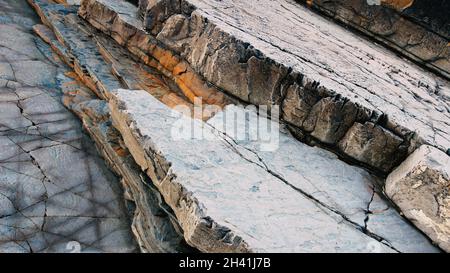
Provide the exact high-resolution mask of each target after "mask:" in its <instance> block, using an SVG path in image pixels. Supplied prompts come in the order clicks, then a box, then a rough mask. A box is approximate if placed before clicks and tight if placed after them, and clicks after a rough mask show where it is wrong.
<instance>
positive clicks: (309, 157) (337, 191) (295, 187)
mask: <svg viewBox="0 0 450 273" xmlns="http://www.w3.org/2000/svg"><path fill="white" fill-rule="evenodd" d="M29 2H30V4H31V5H32V6H33V7H34V8H35V10H36V11H37V13H38V15H39V16H40V17H41V20H42V22H43V23H44V24H45V25H41V24H37V25H34V26H33V30H34V32H35V33H36V34H38V35H39V36H40V37H41V38H42V40H43V41H45V42H46V43H47V44H49V45H50V47H51V49H52V50H53V51H54V52H55V53H56V54H57V55H58V56H56V55H54V58H56V59H57V60H58V62H59V60H62V61H64V62H65V63H66V64H67V66H68V67H70V69H68V68H67V67H65V69H66V70H65V71H66V77H69V76H70V80H71V81H72V84H68V83H67V82H66V81H65V80H61V79H59V78H58V84H61V83H65V84H64V85H62V87H61V95H60V96H59V97H58V99H60V100H61V101H62V102H63V104H64V105H65V106H66V107H67V108H68V109H69V110H71V111H72V112H74V113H75V114H76V115H77V116H78V117H79V118H80V119H81V120H82V123H83V127H84V129H85V130H86V132H87V133H89V135H90V136H91V137H92V139H93V140H94V141H95V144H96V146H97V149H98V150H99V152H100V155H101V156H102V157H103V158H104V160H105V161H106V162H107V163H108V166H109V167H110V168H111V169H112V170H113V171H114V173H115V174H116V175H117V176H118V177H119V180H120V184H121V185H122V187H123V189H124V197H125V199H126V200H127V202H126V204H127V208H128V211H129V212H131V213H132V214H133V223H132V224H131V228H132V231H133V234H134V236H135V238H136V241H137V243H138V245H139V247H140V250H141V251H143V252H195V251H202V252H268V251H271V252H439V249H438V248H436V247H435V246H434V245H433V244H431V242H430V241H429V239H428V238H427V237H426V236H425V235H424V234H422V233H421V232H419V231H418V230H417V229H416V228H415V227H414V226H413V225H411V224H410V223H409V222H408V221H406V220H405V219H404V218H403V217H401V215H400V213H399V212H398V211H397V210H396V208H394V207H393V206H392V204H391V202H390V201H389V200H387V199H386V197H385V196H384V194H383V191H382V188H381V187H380V186H383V185H385V180H384V179H383V177H385V176H384V175H385V174H387V173H388V172H389V171H390V170H391V169H392V168H394V167H395V166H396V165H398V164H400V163H401V162H402V161H403V160H404V159H405V158H406V157H407V155H408V154H410V153H412V155H411V156H410V157H409V158H408V159H407V161H405V162H404V163H403V164H407V162H409V161H408V160H410V158H411V157H413V156H414V155H415V154H416V153H418V152H419V151H420V150H421V149H422V148H421V149H419V150H417V151H415V152H414V150H415V149H416V148H417V147H418V146H419V145H420V144H422V143H428V144H429V145H428V146H427V147H434V148H432V149H433V151H436V152H439V153H440V155H439V156H444V158H438V159H437V160H439V164H441V163H442V164H447V163H446V162H447V161H445V160H448V156H447V155H446V154H444V152H443V151H445V150H446V149H447V148H448V147H449V146H450V145H448V142H449V137H448V132H447V131H448V130H446V128H447V127H448V116H449V113H450V111H448V90H449V89H448V82H446V81H445V80H444V79H442V78H439V77H437V76H433V75H432V74H428V73H427V72H425V71H423V70H421V69H419V68H417V67H416V66H414V65H412V64H409V63H408V62H405V61H404V60H401V59H398V58H397V57H395V56H393V55H392V54H391V53H390V52H388V51H386V50H384V49H382V48H380V47H378V46H374V45H372V44H370V43H368V42H367V41H365V40H362V39H359V38H357V37H354V36H353V35H352V34H351V33H349V32H347V31H345V30H343V29H341V28H340V27H338V26H336V25H334V24H332V23H330V22H329V21H326V20H324V19H322V18H320V17H317V15H314V14H313V13H311V12H310V11H308V10H307V9H304V8H303V7H302V6H300V5H298V4H296V3H294V2H293V1H291V0H283V1H281V2H277V3H276V4H274V3H273V2H271V1H264V4H267V5H266V6H265V7H264V8H262V7H260V5H256V6H255V5H254V4H255V2H254V1H250V2H248V3H247V2H242V1H234V0H226V1H209V0H189V1H169V0H161V1H145V0H142V1H139V3H137V1H131V2H133V4H131V3H129V2H127V1H118V0H109V1H106V0H96V1H95V0H83V1H81V6H80V8H79V9H78V6H73V5H67V4H64V5H58V4H54V3H53V2H50V1H47V0H29ZM77 13H78V14H79V16H78V15H77ZM256 13H257V14H258V20H257V21H255V20H254V18H255V16H256ZM280 15H283V17H282V18H284V19H283V20H282V21H280V20H279V18H280V17H279V16H280ZM80 16H81V17H83V18H85V19H86V20H83V19H81V18H80ZM294 30H295V31H294ZM288 34H289V35H288ZM307 35H308V37H309V38H308V39H305V38H304V37H306V36H307ZM47 48H48V47H47ZM342 56H345V58H342ZM56 59H55V60H56ZM33 65H34V64H33V63H31V62H30V63H27V64H25V65H22V66H23V67H24V66H27V67H34V66H33ZM61 65H62V64H61ZM17 67H18V68H19V69H16V70H14V69H12V70H11V69H10V67H9V66H7V65H4V66H0V71H1V75H5V76H4V77H5V78H8V79H9V78H11V77H16V78H17V77H19V78H20V79H21V81H29V82H36V84H41V85H42V84H45V83H46V82H47V81H48V80H51V79H53V78H52V77H51V76H49V75H48V74H49V73H48V71H53V70H51V69H52V67H51V66H49V67H48V71H47V68H46V70H44V71H37V70H36V73H30V72H29V71H27V70H24V69H22V70H21V69H20V67H21V66H17ZM15 71H24V74H23V75H20V74H16V73H14V72H15ZM56 71H58V68H57V69H56ZM37 72H39V73H37ZM52 73H53V72H52ZM64 79H66V78H64ZM41 81H42V83H41ZM9 85H10V82H9V81H6V82H5V86H9ZM136 89H138V90H136ZM32 99H33V100H32V101H34V100H36V99H35V98H34V97H32ZM199 102H200V103H201V104H202V105H201V106H200V107H198V105H197V104H198V103H199ZM249 104H250V105H249ZM18 105H20V106H21V107H24V106H23V105H25V103H24V104H22V103H19V104H18ZM41 105H45V103H41ZM255 105H258V106H259V108H258V111H259V112H257V110H256V109H257V108H256V107H255ZM180 106H182V107H183V108H182V109H181V108H180ZM244 106H246V107H245V108H244ZM264 106H268V109H269V110H270V111H271V112H270V114H269V115H267V113H263V112H262V109H264ZM8 107H13V106H11V105H9V106H8ZM21 107H19V108H20V109H22V108H21ZM8 109H9V108H8ZM20 109H19V114H20ZM199 109H200V110H203V111H200V114H198V113H197V112H196V110H199ZM278 109H280V110H281V111H280V115H281V117H282V122H281V123H279V122H278V120H277V115H278V114H277V112H276V110H278ZM38 110H39V109H32V110H30V113H32V114H33V115H35V114H36V116H37V118H42V119H49V118H52V115H51V114H50V116H49V117H47V114H46V115H44V117H41V116H39V115H37V113H40V112H39V111H38ZM184 110H187V112H186V111H184ZM16 112H17V111H16ZM35 112H36V113H35ZM8 113H13V114H14V113H15V112H14V111H13V112H11V111H9V112H8ZM5 115H6V114H5ZM27 118H28V116H26V118H25V119H15V120H12V119H9V118H7V119H5V120H6V122H9V123H14V122H17V123H19V124H18V126H21V124H22V123H26V122H27ZM13 125H14V124H13ZM14 126H15V125H14ZM288 128H289V130H288ZM293 134H295V136H297V137H298V138H300V139H301V140H302V141H304V142H308V143H310V144H311V143H318V144H319V145H318V146H316V147H311V146H308V145H307V144H305V143H302V142H300V141H298V140H297V139H296V138H295V137H294V135H293ZM423 146H424V145H423ZM321 147H327V149H329V150H330V151H327V150H325V149H323V148H321ZM430 149H431V148H430ZM430 151H431V150H430ZM333 152H334V153H336V154H338V155H336V154H334V153H333ZM58 153H61V154H62V153H66V152H62V151H61V152H58ZM69 154H70V153H69ZM342 157H344V158H345V159H348V158H352V159H353V160H354V161H353V162H356V163H357V164H358V165H355V166H352V165H350V164H348V163H345V162H344V161H343V160H341V159H342ZM36 158H38V157H37V156H36ZM46 158H47V159H48V158H51V156H49V155H47V156H46ZM436 158H437V157H436ZM41 161H42V160H41ZM43 162H45V161H43ZM428 163H429V165H432V166H433V168H434V169H438V168H437V167H436V166H437V164H434V163H432V161H430V162H428ZM360 165H364V166H365V167H367V169H369V170H366V169H364V168H361V167H360ZM447 165H448V164H447ZM401 166H403V165H401ZM443 166H446V165H443ZM47 167H48V166H47ZM400 168H401V167H399V169H400ZM441 169H443V168H441ZM444 169H445V168H444ZM397 170H398V169H396V170H395V171H394V173H393V174H391V176H389V178H391V177H394V179H392V181H400V182H399V183H397V182H395V183H393V182H389V181H388V184H386V187H391V188H394V189H402V190H403V189H406V188H407V187H404V188H402V187H401V186H394V187H392V185H394V184H407V182H405V181H404V180H405V179H406V180H407V179H409V176H408V175H404V176H405V177H406V176H408V178H405V179H403V178H401V179H397V178H398V177H402V175H398V176H395V172H396V171H397ZM421 170H422V169H421ZM61 172H62V173H64V174H65V172H63V171H61ZM56 174H57V173H55V175H56ZM435 174H436V172H434V171H428V169H427V171H425V173H423V174H421V177H422V176H423V177H427V178H429V179H431V180H433V179H434V180H433V181H435V180H436V177H438V176H436V175H435ZM67 175H69V174H67ZM395 177H397V178H395ZM442 177H444V180H445V179H448V176H442ZM437 179H438V180H437V181H438V182H441V181H440V180H442V179H439V178H437ZM74 180H75V179H74ZM422 180H423V179H422ZM100 181H101V179H100ZM118 183H119V181H117V184H118ZM391 188H389V189H390V190H391ZM434 189H435V188H433V190H434ZM436 190H437V189H436ZM428 191H430V190H428ZM431 191H432V190H431ZM32 192H33V191H32ZM36 192H37V193H39V191H36ZM407 194H409V193H407ZM407 194H405V195H403V194H400V196H402V197H404V198H407V197H406V196H407ZM30 196H32V195H30ZM392 196H393V199H394V201H395V200H396V199H395V198H397V194H395V195H392ZM424 196H425V195H424ZM430 196H431V195H430ZM439 196H440V195H439ZM102 197H104V196H102ZM394 197H395V198H394ZM427 198H428V197H427ZM429 198H431V197H429ZM439 198H440V197H439ZM443 198H444V199H442V200H441V199H439V204H444V203H445V200H446V199H445V198H446V197H445V196H444V197H443ZM443 200H444V201H443ZM413 201H415V200H413ZM436 202H437V201H436ZM421 203H425V202H419V203H418V204H419V205H420V204H421ZM400 204H406V205H404V207H405V208H406V207H407V206H408V205H410V204H414V206H416V203H414V202H410V200H408V202H403V199H401V198H400V199H399V204H397V205H399V207H400V208H402V206H400ZM417 206H418V205H417ZM445 209H446V206H444V205H442V206H441V207H439V211H440V212H445V211H446V210H445ZM424 213H425V212H424ZM426 213H428V211H427V212H426ZM405 215H407V214H406V213H405ZM407 216H408V217H409V218H410V219H412V217H410V216H409V215H407ZM430 217H431V216H430ZM442 217H443V218H442ZM442 217H441V218H435V217H434V218H433V217H431V218H429V219H431V220H429V219H428V218H427V219H428V220H429V221H428V222H432V223H434V224H435V225H436V226H438V227H439V234H438V236H437V235H436V236H435V234H434V233H432V232H430V230H425V229H424V228H423V227H422V226H420V225H417V226H418V227H419V228H421V229H422V230H423V231H425V232H426V234H428V235H429V236H430V238H431V239H432V240H433V241H434V242H435V243H438V244H440V246H441V248H443V249H444V250H445V249H446V248H445V247H446V245H445V244H443V243H442V242H443V241H444V242H445V239H443V237H442V236H445V235H443V234H444V233H443V232H442V230H445V229H443V227H448V225H447V224H442V223H444V220H443V219H445V217H446V216H445V214H444V216H442ZM0 219H1V218H0ZM422 219H425V218H422ZM433 230H436V229H433Z"/></svg>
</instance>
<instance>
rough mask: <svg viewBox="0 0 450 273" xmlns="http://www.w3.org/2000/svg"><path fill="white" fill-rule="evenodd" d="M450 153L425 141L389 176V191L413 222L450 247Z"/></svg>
mask: <svg viewBox="0 0 450 273" xmlns="http://www.w3.org/2000/svg"><path fill="white" fill-rule="evenodd" d="M449 189H450V157H448V156H447V155H446V154H444V153H443V152H441V151H439V150H438V149H436V148H433V147H430V146H427V145H423V146H421V147H420V148H419V149H417V150H416V151H415V152H414V153H413V154H411V155H410V156H409V157H408V159H407V160H405V162H403V163H402V164H401V165H400V166H399V167H398V168H397V169H395V170H394V171H393V172H392V173H391V174H390V175H389V177H388V178H387V180H386V193H387V195H388V196H389V197H390V198H392V200H393V201H394V202H395V203H396V204H397V205H398V206H399V207H400V209H401V210H402V212H403V213H404V214H405V216H406V217H408V218H409V219H410V220H411V221H413V223H414V224H415V225H416V226H417V227H419V228H420V229H421V230H422V231H423V232H425V233H426V234H427V235H428V236H430V238H432V239H433V241H435V242H437V243H438V244H439V246H440V247H441V248H442V249H444V250H445V251H447V252H448V251H450V210H449V208H450V195H449Z"/></svg>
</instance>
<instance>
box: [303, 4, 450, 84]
mask: <svg viewBox="0 0 450 273" xmlns="http://www.w3.org/2000/svg"><path fill="white" fill-rule="evenodd" d="M298 2H301V3H306V2H309V3H310V5H311V6H312V7H313V8H314V9H316V10H318V11H320V12H321V13H324V14H325V15H327V16H330V17H331V18H333V19H334V20H336V21H338V22H340V23H343V24H345V25H347V26H350V27H352V28H354V29H356V30H359V31H361V32H363V33H364V34H366V35H368V36H370V37H372V38H374V39H375V40H376V41H377V42H380V43H382V44H384V45H386V46H387V47H389V48H392V49H394V50H396V51H397V52H399V53H401V54H403V55H405V56H406V57H408V58H410V59H412V60H414V61H416V62H418V63H419V64H422V65H424V66H426V67H427V68H430V69H431V70H433V71H435V72H437V73H439V74H440V75H442V76H444V77H446V78H447V79H448V78H449V77H450V48H449V47H448V41H449V39H450V19H449V18H448V17H449V16H448V11H449V10H450V4H449V2H448V1H445V0H431V1H430V0H404V1H378V4H377V1H368V0H350V1H349V0H332V1H329V0H327V1H324V0H313V1H305V0H302V1H300V0H298Z"/></svg>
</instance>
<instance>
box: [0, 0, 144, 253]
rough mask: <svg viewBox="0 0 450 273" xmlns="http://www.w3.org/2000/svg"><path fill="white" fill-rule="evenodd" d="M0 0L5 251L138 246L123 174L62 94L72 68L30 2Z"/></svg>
mask: <svg viewBox="0 0 450 273" xmlns="http://www.w3.org/2000/svg"><path fill="white" fill-rule="evenodd" d="M0 6H1V7H2V8H1V11H0V63H1V65H0V67H1V68H0V79H1V80H0V204H1V205H0V252H2V253H3V252H71V251H72V249H71V248H68V246H70V244H71V243H79V244H80V245H81V249H80V250H81V251H82V252H84V251H95V252H116V251H117V252H134V251H136V249H137V245H136V243H135V242H134V239H133V236H132V231H131V228H130V225H131V222H130V221H129V218H128V215H127V210H126V209H125V207H124V204H123V203H124V202H123V195H122V190H121V188H120V181H119V180H118V178H117V177H115V176H114V175H113V174H112V173H111V172H110V171H109V170H108V169H107V167H106V165H105V163H104V162H103V161H102V160H101V159H100V157H99V155H98V154H97V153H96V151H95V147H94V145H93V143H92V142H91V141H89V140H88V139H87V136H86V135H84V134H83V133H82V127H81V124H80V123H79V121H78V120H77V119H76V117H75V116H74V115H73V114H71V113H70V112H69V110H67V109H65V108H64V106H63V105H62V103H61V101H60V98H61V95H62V91H61V89H62V88H63V86H64V85H67V84H68V83H69V82H71V81H73V79H68V78H67V77H65V76H63V75H64V73H66V72H69V71H70V70H69V69H68V68H67V67H66V66H64V65H63V63H62V62H61V61H60V60H58V58H57V57H56V58H55V56H56V55H54V54H53V53H52V51H51V49H50V47H49V46H48V45H46V44H45V43H44V42H42V41H40V40H39V38H38V37H36V36H35V35H33V32H32V26H33V24H36V23H38V17H37V16H36V15H35V14H34V12H33V11H32V9H31V8H30V6H29V5H28V4H27V3H26V1H5V0H0ZM8 67H9V68H8ZM11 72H12V73H11ZM77 240H79V241H80V242H76V241H77Z"/></svg>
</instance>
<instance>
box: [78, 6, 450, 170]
mask: <svg viewBox="0 0 450 273" xmlns="http://www.w3.org/2000/svg"><path fill="white" fill-rule="evenodd" d="M146 2H147V1H142V5H144V6H141V8H140V10H141V12H143V16H144V20H143V21H142V20H140V18H139V17H138V7H136V6H133V5H132V4H130V3H128V2H124V1H117V0H110V1H106V0H84V1H82V3H81V7H80V9H79V14H80V16H82V17H83V18H85V19H86V20H88V21H89V22H90V23H91V24H92V25H93V26H94V27H96V28H98V29H100V30H102V31H103V32H105V33H107V34H108V35H111V37H112V38H114V39H115V40H116V41H117V42H118V43H119V44H121V45H124V46H125V47H127V48H128V50H129V51H130V52H132V53H133V54H135V55H136V56H138V57H140V58H141V59H142V60H143V61H144V62H145V63H147V64H149V65H152V66H154V67H158V68H159V69H161V70H164V71H167V72H169V74H170V73H171V74H173V75H178V76H180V75H185V76H186V75H188V77H189V78H188V79H184V80H183V81H182V83H183V84H191V87H192V86H199V85H201V84H200V83H201V82H202V81H203V82H207V83H210V84H213V86H215V87H217V88H218V89H220V90H223V91H225V92H226V93H228V94H231V95H233V96H235V97H237V98H239V99H241V100H243V101H245V102H247V103H251V104H255V105H272V104H279V105H280V106H281V110H282V113H283V115H282V118H283V119H284V121H286V122H288V123H289V124H290V125H292V126H294V127H295V128H297V129H301V132H302V135H303V136H306V137H310V138H313V139H315V140H318V141H320V142H322V143H323V144H326V145H327V146H328V147H331V148H332V149H333V150H334V151H336V152H337V153H341V154H344V155H346V156H348V157H351V158H354V159H356V160H357V161H358V162H361V163H364V164H366V165H368V166H369V167H370V168H372V169H375V170H381V171H382V172H385V173H387V172H389V171H390V170H391V169H392V168H393V167H394V166H396V165H397V164H399V163H400V162H401V161H402V160H403V159H404V158H406V156H407V155H408V154H409V153H410V152H412V151H413V150H414V149H416V148H417V147H418V146H419V145H420V144H421V143H426V144H429V145H431V146H434V147H437V148H438V149H440V150H442V151H444V152H446V151H447V150H448V149H449V148H450V136H449V131H450V130H449V125H450V123H449V120H450V102H449V90H450V89H449V83H448V81H446V80H444V79H442V78H439V77H434V75H431V74H430V73H428V72H426V71H424V70H422V69H420V68H418V67H417V66H415V65H413V64H411V63H409V62H407V61H405V60H403V59H400V58H398V57H396V56H395V55H393V54H392V53H391V52H389V51H388V50H386V49H384V48H382V47H379V46H377V45H374V44H373V43H371V42H368V41H366V40H364V39H362V38H359V37H357V36H355V35H354V34H353V33H351V32H349V31H347V30H345V29H343V28H341V27H339V26H336V25H334V24H333V23H331V22H330V21H327V20H326V19H324V18H320V17H318V16H317V15H315V14H313V13H312V12H311V11H308V10H307V9H306V8H304V7H302V6H301V5H299V4H298V3H295V2H294V1H292V0H283V1H281V2H279V1H278V2H273V1H264V4H262V3H261V2H260V1H259V2H256V1H237V0H236V1H235V0H226V1H208V0H186V1H170V0H161V1H152V2H147V4H145V3H146ZM255 18H258V20H255ZM180 63H181V64H182V65H179V64H180ZM181 68H182V69H181ZM180 71H183V73H180ZM179 82H180V81H179ZM192 83H193V84H192ZM202 86H203V85H202ZM188 89H189V88H188ZM193 89H195V88H193ZM202 90H204V89H202ZM361 150H362V151H361Z"/></svg>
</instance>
